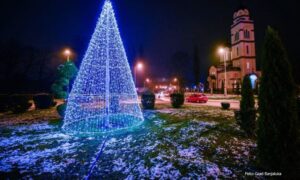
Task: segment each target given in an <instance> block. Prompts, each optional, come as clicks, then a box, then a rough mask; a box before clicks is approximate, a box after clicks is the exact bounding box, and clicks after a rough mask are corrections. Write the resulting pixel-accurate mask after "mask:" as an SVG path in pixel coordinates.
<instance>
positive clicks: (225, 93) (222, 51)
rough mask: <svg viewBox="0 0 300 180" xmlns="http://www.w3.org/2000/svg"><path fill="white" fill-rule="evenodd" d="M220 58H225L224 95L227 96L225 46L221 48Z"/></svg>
mask: <svg viewBox="0 0 300 180" xmlns="http://www.w3.org/2000/svg"><path fill="white" fill-rule="evenodd" d="M218 52H219V55H220V60H221V61H222V56H223V60H224V96H227V75H226V53H227V52H226V50H225V49H224V48H222V47H221V48H219V50H218Z"/></svg>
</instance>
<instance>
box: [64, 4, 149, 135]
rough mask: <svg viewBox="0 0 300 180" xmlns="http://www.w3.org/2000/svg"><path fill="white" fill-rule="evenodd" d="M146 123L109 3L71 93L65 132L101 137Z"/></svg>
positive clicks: (103, 12) (102, 13)
mask: <svg viewBox="0 0 300 180" xmlns="http://www.w3.org/2000/svg"><path fill="white" fill-rule="evenodd" d="M143 120H144V118H143V115H142V112H141V109H140V107H139V104H138V97H137V93H136V90H135V86H134V82H133V79H132V75H131V70H130V67H129V64H128V60H127V57H126V53H125V49H124V46H123V42H122V40H121V36H120V33H119V30H118V25H117V21H116V19H115V14H114V11H113V8H112V4H111V2H110V1H109V0H107V1H105V3H104V6H103V9H102V12H101V15H100V18H99V20H98V23H97V26H96V29H95V32H94V34H93V36H92V39H91V41H90V43H89V47H88V49H87V52H86V54H85V56H84V58H83V61H82V64H81V66H80V70H79V73H78V76H77V78H76V80H75V82H74V85H73V89H72V91H71V93H70V96H69V99H68V106H67V110H66V115H65V119H64V125H63V129H64V130H66V131H68V132H77V133H101V132H109V131H114V130H119V129H124V128H128V127H132V126H136V125H138V124H140V123H141V122H142V121H143Z"/></svg>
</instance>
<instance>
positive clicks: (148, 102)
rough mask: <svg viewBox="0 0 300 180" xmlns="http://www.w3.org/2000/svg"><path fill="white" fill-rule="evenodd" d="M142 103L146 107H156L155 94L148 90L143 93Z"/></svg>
mask: <svg viewBox="0 0 300 180" xmlns="http://www.w3.org/2000/svg"><path fill="white" fill-rule="evenodd" d="M142 105H143V108H144V109H154V105H155V94H154V93H153V92H150V91H147V92H144V93H143V94H142Z"/></svg>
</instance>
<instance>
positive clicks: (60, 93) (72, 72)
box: [51, 61, 78, 99]
mask: <svg viewBox="0 0 300 180" xmlns="http://www.w3.org/2000/svg"><path fill="white" fill-rule="evenodd" d="M77 72H78V69H77V67H76V66H75V64H74V63H73V61H67V62H65V63H64V64H62V65H60V66H59V67H58V68H57V80H56V81H55V82H54V84H53V85H52V87H51V89H52V92H53V93H54V96H55V97H56V98H63V99H66V98H67V97H68V93H69V91H70V89H71V88H70V84H72V83H70V81H73V80H74V78H75V77H76V75H77Z"/></svg>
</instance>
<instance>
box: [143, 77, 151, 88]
mask: <svg viewBox="0 0 300 180" xmlns="http://www.w3.org/2000/svg"><path fill="white" fill-rule="evenodd" d="M149 83H150V79H149V78H147V79H146V80H145V82H144V88H145V87H146V84H149Z"/></svg>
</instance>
